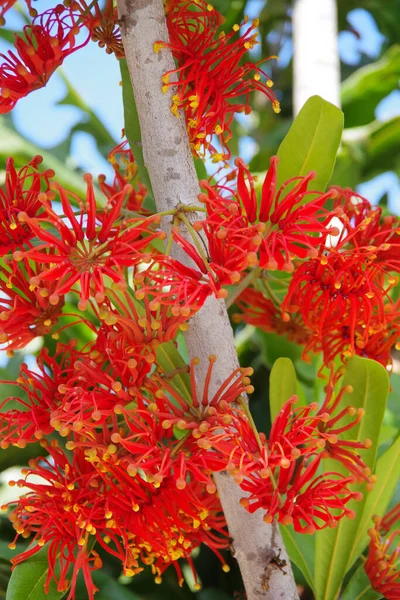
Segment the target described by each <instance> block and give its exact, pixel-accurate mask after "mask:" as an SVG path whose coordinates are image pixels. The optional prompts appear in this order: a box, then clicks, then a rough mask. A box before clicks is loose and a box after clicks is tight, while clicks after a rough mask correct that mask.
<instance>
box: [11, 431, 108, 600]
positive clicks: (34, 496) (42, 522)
mask: <svg viewBox="0 0 400 600" xmlns="http://www.w3.org/2000/svg"><path fill="white" fill-rule="evenodd" d="M41 443H42V445H43V447H44V448H45V449H46V451H47V453H48V454H50V456H51V459H52V460H51V461H50V460H49V459H48V458H44V457H42V458H41V459H40V461H37V460H31V461H30V468H29V469H26V470H25V471H23V474H24V475H25V480H21V481H20V482H18V484H20V485H23V486H26V487H28V488H29V489H30V490H31V491H30V492H29V493H28V494H27V495H26V496H22V497H21V498H19V500H18V502H17V506H16V508H15V510H14V511H13V512H12V513H11V515H10V519H11V521H12V524H13V527H14V529H15V530H16V532H17V534H16V537H18V536H19V535H21V534H23V535H24V536H25V537H28V536H29V535H30V534H34V538H33V541H36V542H37V543H36V545H34V546H33V547H31V548H30V549H28V550H26V551H25V552H23V553H22V554H19V555H18V556H17V557H15V558H14V559H12V563H13V565H14V566H16V565H18V564H20V563H21V562H23V561H24V560H26V559H27V558H29V557H30V556H33V555H35V554H36V553H37V552H39V551H40V549H41V548H42V547H43V546H44V545H45V544H48V546H47V548H48V564H49V569H48V573H47V577H46V581H45V582H44V591H45V593H48V590H49V585H50V582H51V580H52V579H53V580H54V581H56V583H57V590H58V591H63V592H66V591H67V590H68V589H69V593H68V600H72V599H73V598H74V597H75V587H76V580H77V576H78V573H79V571H81V570H82V572H83V575H84V579H85V585H86V589H87V591H88V596H89V599H90V600H93V599H94V592H95V591H97V588H96V587H95V586H94V584H93V581H92V577H91V571H92V570H94V569H99V568H100V567H101V566H102V562H101V559H100V557H99V555H98V554H97V552H95V551H94V550H91V549H90V548H91V542H90V538H91V536H96V535H99V533H100V532H101V531H102V530H104V529H105V524H106V516H105V513H106V507H105V498H104V496H103V495H102V494H101V493H99V490H98V483H99V482H98V476H97V473H96V472H95V471H94V470H93V468H92V467H91V465H90V464H89V463H87V462H86V461H85V459H84V456H82V455H79V454H78V453H75V454H74V457H73V462H72V464H71V463H69V462H68V460H67V458H66V456H65V454H64V452H63V451H62V450H61V449H60V448H59V447H58V446H57V444H56V442H52V444H51V445H49V444H48V443H47V442H45V441H42V442H41ZM33 474H34V475H36V476H39V477H40V478H41V479H40V482H39V483H34V482H31V481H30V480H29V477H30V475H33ZM11 483H12V482H11ZM14 484H15V483H14ZM96 484H97V485H96ZM92 539H95V537H94V538H92ZM10 546H11V547H13V548H15V542H14V543H13V544H11V545H10ZM57 563H58V566H59V570H57V568H56V566H57ZM70 569H72V576H71V573H70V572H69V571H70Z"/></svg>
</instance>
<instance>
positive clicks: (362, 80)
mask: <svg viewBox="0 0 400 600" xmlns="http://www.w3.org/2000/svg"><path fill="white" fill-rule="evenodd" d="M399 79H400V45H395V46H392V47H391V48H389V49H388V50H387V52H386V53H385V54H384V55H383V56H382V58H380V59H379V60H378V61H377V62H374V63H372V64H369V65H366V66H365V67H362V68H361V69H357V70H356V71H355V72H354V73H353V74H352V75H350V77H348V78H347V79H346V80H345V81H344V82H343V83H342V87H341V99H342V108H343V112H344V115H345V119H346V127H358V126H360V125H366V124H367V123H371V121H374V120H375V109H376V107H377V105H378V104H379V102H380V101H381V100H383V98H385V97H386V96H388V95H389V94H390V93H391V92H392V91H393V90H395V89H397V87H398V84H399Z"/></svg>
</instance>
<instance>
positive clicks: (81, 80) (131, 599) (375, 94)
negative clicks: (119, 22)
mask: <svg viewBox="0 0 400 600" xmlns="http://www.w3.org/2000/svg"><path fill="white" fill-rule="evenodd" d="M39 4H40V7H39ZM53 4H54V2H49V1H48V0H46V1H45V0H39V2H38V7H37V8H38V9H39V10H40V11H42V10H45V8H46V7H47V6H51V5H53ZM214 5H215V7H216V8H217V10H218V11H220V12H221V13H222V14H224V15H225V17H226V19H227V23H226V27H227V28H228V27H229V26H231V25H233V24H234V23H236V22H240V21H241V19H242V17H243V15H244V14H245V13H247V14H249V17H250V18H254V17H259V18H260V42H261V43H260V45H259V46H258V47H257V48H256V49H254V51H253V52H254V53H255V55H256V56H257V55H258V56H260V57H261V56H268V55H278V56H279V57H280V58H279V60H278V61H277V62H276V61H271V62H269V63H268V69H269V72H270V74H271V75H272V78H273V80H274V82H275V90H276V93H277V95H278V98H279V99H280V101H281V106H282V112H281V114H280V115H279V116H277V115H275V114H274V113H273V112H272V111H271V110H270V109H269V107H268V108H267V107H266V105H265V104H264V100H263V98H260V97H255V98H254V99H253V106H254V110H253V113H252V114H251V115H250V117H246V118H240V119H238V120H237V121H236V122H235V125H234V136H233V140H232V142H233V145H232V151H233V154H235V155H238V154H240V156H242V158H244V159H245V160H246V161H248V162H249V163H250V166H251V169H252V170H253V171H260V172H262V171H265V170H266V168H267V166H268V162H269V157H270V156H271V155H272V154H274V153H275V152H276V151H277V148H278V146H279V144H280V142H281V141H282V139H283V137H284V136H285V134H286V133H287V131H288V129H289V127H290V124H291V121H292V53H293V49H292V41H291V22H290V15H291V7H292V2H291V0H250V1H249V2H246V1H245V0H233V1H231V0H214ZM338 12H339V30H340V32H339V52H340V58H341V77H342V108H343V111H344V115H345V132H344V136H343V143H342V147H341V150H340V154H339V157H338V161H337V165H336V169H335V173H334V176H333V181H334V182H335V184H337V185H341V186H351V187H355V188H356V189H357V190H358V191H359V193H361V194H363V195H365V196H367V197H368V198H369V199H370V200H371V201H372V202H374V203H378V202H379V203H380V204H381V205H384V206H388V208H389V209H390V210H391V212H395V213H400V180H399V176H400V91H399V89H398V84H399V78H400V45H399V44H398V43H397V44H396V42H398V41H399V40H400V18H399V17H400V8H399V4H398V0H361V1H357V0H338ZM310 19H312V15H310ZM24 23H25V19H24V16H23V14H21V13H20V14H18V13H17V12H16V11H12V13H10V14H9V16H7V26H6V27H5V28H2V29H0V51H4V50H6V49H8V48H9V47H10V44H9V43H10V41H12V39H13V33H12V30H13V29H16V30H18V29H21V27H22V26H23V25H24ZM119 82H120V71H119V65H118V62H117V61H116V60H115V58H114V57H113V56H108V55H106V54H105V53H104V51H102V50H101V49H100V48H98V47H97V46H95V45H94V44H89V46H87V47H85V48H83V49H82V50H81V51H80V52H79V53H77V54H75V55H72V56H70V57H69V58H68V59H67V60H66V62H65V65H64V67H63V70H62V72H60V71H59V72H57V73H56V74H55V75H54V76H53V77H52V78H51V80H50V82H49V84H48V85H47V87H46V88H44V89H41V90H39V91H37V92H35V93H33V94H31V95H29V96H28V97H27V98H25V99H22V100H21V101H20V102H19V103H18V105H17V107H16V109H15V110H14V111H13V113H12V115H10V116H1V117H0V183H2V181H1V179H2V170H3V169H4V164H5V158H6V156H7V155H10V154H12V155H13V156H14V157H15V159H16V162H17V163H18V162H19V163H21V164H22V163H24V162H25V161H26V160H29V159H30V158H31V157H32V155H34V154H37V153H40V154H42V155H43V156H44V158H45V164H46V166H47V167H51V168H54V170H55V171H56V173H57V175H58V178H59V179H60V181H61V183H64V184H65V185H69V186H70V187H72V188H74V189H75V190H77V191H78V190H79V189H82V188H83V185H82V182H81V181H82V180H81V177H80V174H81V173H83V172H86V171H90V172H92V173H93V175H95V176H96V175H98V174H100V173H105V174H106V175H107V174H110V173H111V169H110V168H109V166H108V164H107V162H106V160H105V157H106V155H107V153H108V151H109V150H110V149H111V148H112V147H113V146H114V145H115V144H116V143H117V142H118V141H119V139H120V137H121V129H122V127H123V106H122V94H121V87H120V86H119ZM236 333H237V335H236V340H237V348H238V352H239V356H240V360H241V363H242V364H243V365H246V366H252V367H253V368H254V369H255V376H254V385H255V387H256V390H257V392H256V393H255V394H254V395H253V397H252V406H251V408H252V411H253V413H254V416H255V418H256V422H257V425H258V427H259V428H260V429H261V430H264V431H266V430H268V427H269V410H268V387H269V386H268V384H269V375H270V371H271V367H272V364H273V362H274V361H275V360H276V359H277V358H278V357H280V356H288V357H290V358H291V359H292V360H293V361H294V363H295V367H296V372H297V376H298V380H299V381H300V384H299V385H300V386H301V390H299V391H300V393H302V394H305V395H306V396H308V397H309V398H311V397H313V395H314V394H315V390H314V389H313V387H312V383H313V379H314V377H315V373H316V370H317V369H318V365H317V364H316V363H315V364H312V365H306V364H304V363H303V362H301V361H300V349H299V348H297V347H295V346H294V345H293V344H290V343H289V342H287V341H285V340H284V339H283V338H279V337H278V336H275V335H273V334H264V333H262V332H256V331H255V330H254V328H252V327H249V326H246V327H245V328H243V329H241V330H238V331H237V332H236ZM73 334H74V335H75V336H76V335H80V332H79V331H77V330H76V329H75V331H74V332H73ZM71 335H72V334H71ZM36 348H37V346H36ZM34 351H35V348H34V347H31V348H29V349H28V351H24V353H22V352H18V353H17V354H16V356H15V357H14V358H13V359H7V357H6V356H5V353H0V366H1V370H0V378H1V379H13V378H16V377H17V376H18V365H19V364H20V362H21V361H22V360H24V361H25V362H28V363H29V364H33V360H34V359H33V353H34ZM3 355H4V356H3ZM10 394H12V390H11V389H10V386H5V385H2V386H1V387H0V400H1V399H2V398H4V397H7V396H8V395H10ZM399 396H400V375H397V374H395V375H394V376H393V377H392V391H391V394H390V398H389V405H388V406H389V408H388V410H387V411H386V415H385V421H384V423H385V427H384V429H383V433H382V439H381V442H382V447H381V448H384V447H385V446H387V445H388V444H389V442H390V440H391V439H393V437H394V436H395V435H396V432H397V431H398V429H399V424H400V411H399V408H398V401H397V402H396V398H397V400H398V398H399ZM396 406H397V409H396ZM31 455H32V448H29V456H31ZM26 461H27V453H26V452H25V451H23V450H17V449H16V448H11V449H9V450H8V451H7V452H2V453H1V454H0V471H1V473H0V504H2V503H3V502H5V501H6V500H7V499H10V498H11V497H13V495H14V490H9V489H8V488H7V486H6V485H5V482H6V481H7V480H9V479H10V478H12V477H13V476H15V472H16V471H17V472H19V468H16V467H15V465H23V464H25V462H26ZM11 536H12V533H11V528H10V526H9V525H8V522H7V520H6V519H1V520H0V598H1V597H5V589H6V585H7V580H8V578H9V563H8V559H9V558H10V556H11V555H12V554H13V553H12V552H11V551H10V550H9V549H8V548H7V541H9V539H10V538H11ZM195 562H196V568H197V569H198V572H199V575H200V579H201V580H202V582H203V585H204V589H203V590H202V591H201V592H199V593H196V597H197V598H198V599H199V600H217V599H218V600H225V599H228V598H232V597H234V593H235V591H236V592H238V593H239V592H240V590H241V582H240V575H239V574H238V572H237V571H236V570H235V569H234V568H233V570H232V573H231V574H230V575H229V576H227V575H226V574H224V573H223V572H222V571H221V569H220V567H219V563H218V561H217V560H216V559H215V557H214V556H213V555H212V553H211V552H209V551H208V550H207V549H202V550H201V552H200V554H199V555H198V556H197V557H196V560H195ZM183 570H184V575H185V579H186V582H187V583H188V586H185V587H184V588H179V587H178V585H177V582H176V577H175V574H174V573H173V569H172V570H170V571H169V572H167V574H166V577H165V578H164V582H163V585H162V586H156V585H155V584H154V583H153V578H152V576H151V573H150V572H145V573H144V574H143V575H140V576H138V577H135V579H134V581H133V582H132V583H130V584H129V585H126V584H127V583H128V582H127V580H124V578H121V577H120V573H119V569H118V566H117V564H116V563H115V564H113V562H112V559H110V558H109V557H108V559H107V563H106V568H105V570H104V572H102V573H99V574H96V575H95V581H96V577H97V578H98V579H97V583H98V585H100V586H101V590H102V591H101V592H100V593H99V594H98V595H97V596H96V598H97V600H106V599H107V600H108V599H109V598H113V599H114V600H135V599H139V598H151V599H153V600H157V599H158V598H160V599H161V598H163V599H165V600H167V599H168V598H171V599H172V598H174V599H180V598H182V599H184V598H191V597H192V596H194V593H193V581H192V579H191V575H190V570H189V569H188V568H186V567H185V566H184V569H183ZM296 576H297V578H298V581H299V582H300V583H302V584H304V585H305V581H304V580H303V578H302V575H301V574H300V572H299V571H296ZM118 580H119V583H118ZM305 587H306V586H305ZM61 596H62V595H61ZM84 598H86V594H85V590H84V588H83V585H82V586H81V591H80V594H79V600H81V599H82V600H83V599H84ZM302 598H304V599H305V598H312V595H311V593H310V592H309V591H308V592H307V590H305V595H303V596H302ZM21 600H22V599H21ZM30 600H35V598H34V597H31V598H30Z"/></svg>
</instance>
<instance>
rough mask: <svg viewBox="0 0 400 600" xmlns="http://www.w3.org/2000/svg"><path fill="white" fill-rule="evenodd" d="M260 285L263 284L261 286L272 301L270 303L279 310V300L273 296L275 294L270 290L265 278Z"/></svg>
mask: <svg viewBox="0 0 400 600" xmlns="http://www.w3.org/2000/svg"><path fill="white" fill-rule="evenodd" d="M262 283H263V286H264V288H265V290H266V292H267V294H268V296H269V297H270V299H271V300H272V302H273V303H274V304H275V305H276V307H277V308H279V307H280V305H281V301H280V300H279V298H278V296H277V295H276V294H275V292H274V291H273V290H272V288H271V286H270V285H269V283H268V281H267V280H266V278H265V277H264V278H263V280H262Z"/></svg>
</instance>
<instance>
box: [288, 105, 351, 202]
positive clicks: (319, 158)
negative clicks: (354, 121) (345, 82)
mask: <svg viewBox="0 0 400 600" xmlns="http://www.w3.org/2000/svg"><path fill="white" fill-rule="evenodd" d="M342 130H343V113H342V111H341V110H339V108H337V107H336V106H334V105H333V104H331V103H330V102H327V101H326V100H323V99H322V98H320V96H312V97H311V98H309V100H307V102H306V103H305V105H304V106H303V108H302V109H301V111H300V112H299V114H298V115H297V117H296V118H295V120H294V122H293V125H292V126H291V128H290V130H289V133H288V134H287V136H286V137H285V139H284V140H283V142H282V143H281V145H280V146H279V150H278V157H279V164H278V171H277V188H279V187H280V186H281V185H282V184H283V183H284V182H285V181H288V180H289V179H291V178H292V177H297V176H304V175H307V173H309V172H310V171H315V173H316V177H315V179H314V180H313V182H312V187H313V189H315V190H318V191H321V192H322V191H324V190H325V187H326V186H327V184H328V182H329V180H330V178H331V175H332V171H333V167H334V165H335V161H336V154H337V151H338V148H339V144H340V139H341V136H342ZM288 190H289V189H288Z"/></svg>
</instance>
